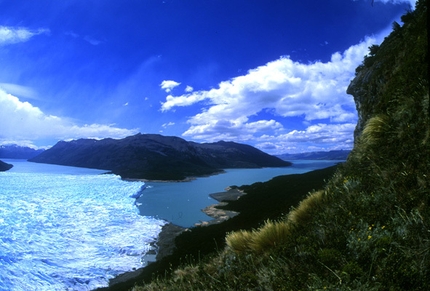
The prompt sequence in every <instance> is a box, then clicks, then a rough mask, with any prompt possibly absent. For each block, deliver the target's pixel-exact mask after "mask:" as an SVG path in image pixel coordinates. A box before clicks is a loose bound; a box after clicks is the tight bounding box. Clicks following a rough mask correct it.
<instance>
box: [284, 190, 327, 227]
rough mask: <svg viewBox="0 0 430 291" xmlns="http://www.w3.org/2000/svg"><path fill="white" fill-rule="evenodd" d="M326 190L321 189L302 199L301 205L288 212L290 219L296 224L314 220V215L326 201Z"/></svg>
mask: <svg viewBox="0 0 430 291" xmlns="http://www.w3.org/2000/svg"><path fill="white" fill-rule="evenodd" d="M324 197H325V191H323V190H320V191H317V192H314V193H312V194H310V195H309V196H308V197H307V198H306V199H304V200H302V201H301V202H300V204H299V206H298V207H297V208H295V209H293V210H291V212H290V213H289V214H288V221H290V222H291V223H292V224H293V225H294V226H300V225H305V224H307V223H308V222H309V221H311V220H312V215H313V213H315V211H318V209H320V207H321V205H322V204H323V203H324Z"/></svg>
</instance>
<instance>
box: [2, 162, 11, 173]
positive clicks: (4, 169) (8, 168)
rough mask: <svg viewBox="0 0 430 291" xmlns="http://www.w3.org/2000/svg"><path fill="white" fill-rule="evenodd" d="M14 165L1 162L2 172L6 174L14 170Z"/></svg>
mask: <svg viewBox="0 0 430 291" xmlns="http://www.w3.org/2000/svg"><path fill="white" fill-rule="evenodd" d="M12 167H13V165H11V164H8V163H5V162H3V161H0V172H5V171H7V170H10V169H12Z"/></svg>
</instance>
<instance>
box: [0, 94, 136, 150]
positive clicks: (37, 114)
mask: <svg viewBox="0 0 430 291" xmlns="http://www.w3.org/2000/svg"><path fill="white" fill-rule="evenodd" d="M0 125H1V126H0V142H5V141H23V142H28V141H35V140H38V139H56V140H67V139H76V138H105V137H112V138H123V137H126V136H129V135H132V134H136V133H137V132H138V130H137V129H131V130H130V129H125V128H118V127H115V126H114V125H105V124H85V125H82V126H81V125H77V124H75V123H74V122H72V121H70V120H68V119H67V118H61V117H58V116H54V115H48V114H45V113H44V112H42V111H41V110H40V109H39V108H38V107H35V106H33V105H32V104H30V103H29V102H22V101H20V100H19V98H17V97H15V96H13V95H11V94H7V93H6V92H5V91H3V90H1V89H0Z"/></svg>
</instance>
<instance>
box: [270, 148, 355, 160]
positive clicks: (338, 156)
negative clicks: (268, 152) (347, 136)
mask: <svg viewBox="0 0 430 291" xmlns="http://www.w3.org/2000/svg"><path fill="white" fill-rule="evenodd" d="M350 152H351V151H349V150H333V151H325V152H324V151H320V152H308V153H298V154H282V155H277V157H278V158H280V159H283V160H284V161H289V160H346V159H347V158H348V155H349V153H350Z"/></svg>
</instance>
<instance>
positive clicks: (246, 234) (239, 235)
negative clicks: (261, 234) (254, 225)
mask: <svg viewBox="0 0 430 291" xmlns="http://www.w3.org/2000/svg"><path fill="white" fill-rule="evenodd" d="M252 238H253V234H252V233H251V232H250V231H245V230H239V231H235V232H232V233H230V234H228V235H227V236H226V238H225V240H226V244H227V246H228V247H229V248H230V250H232V251H234V252H237V253H244V252H246V251H251V247H250V243H251V240H252Z"/></svg>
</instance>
